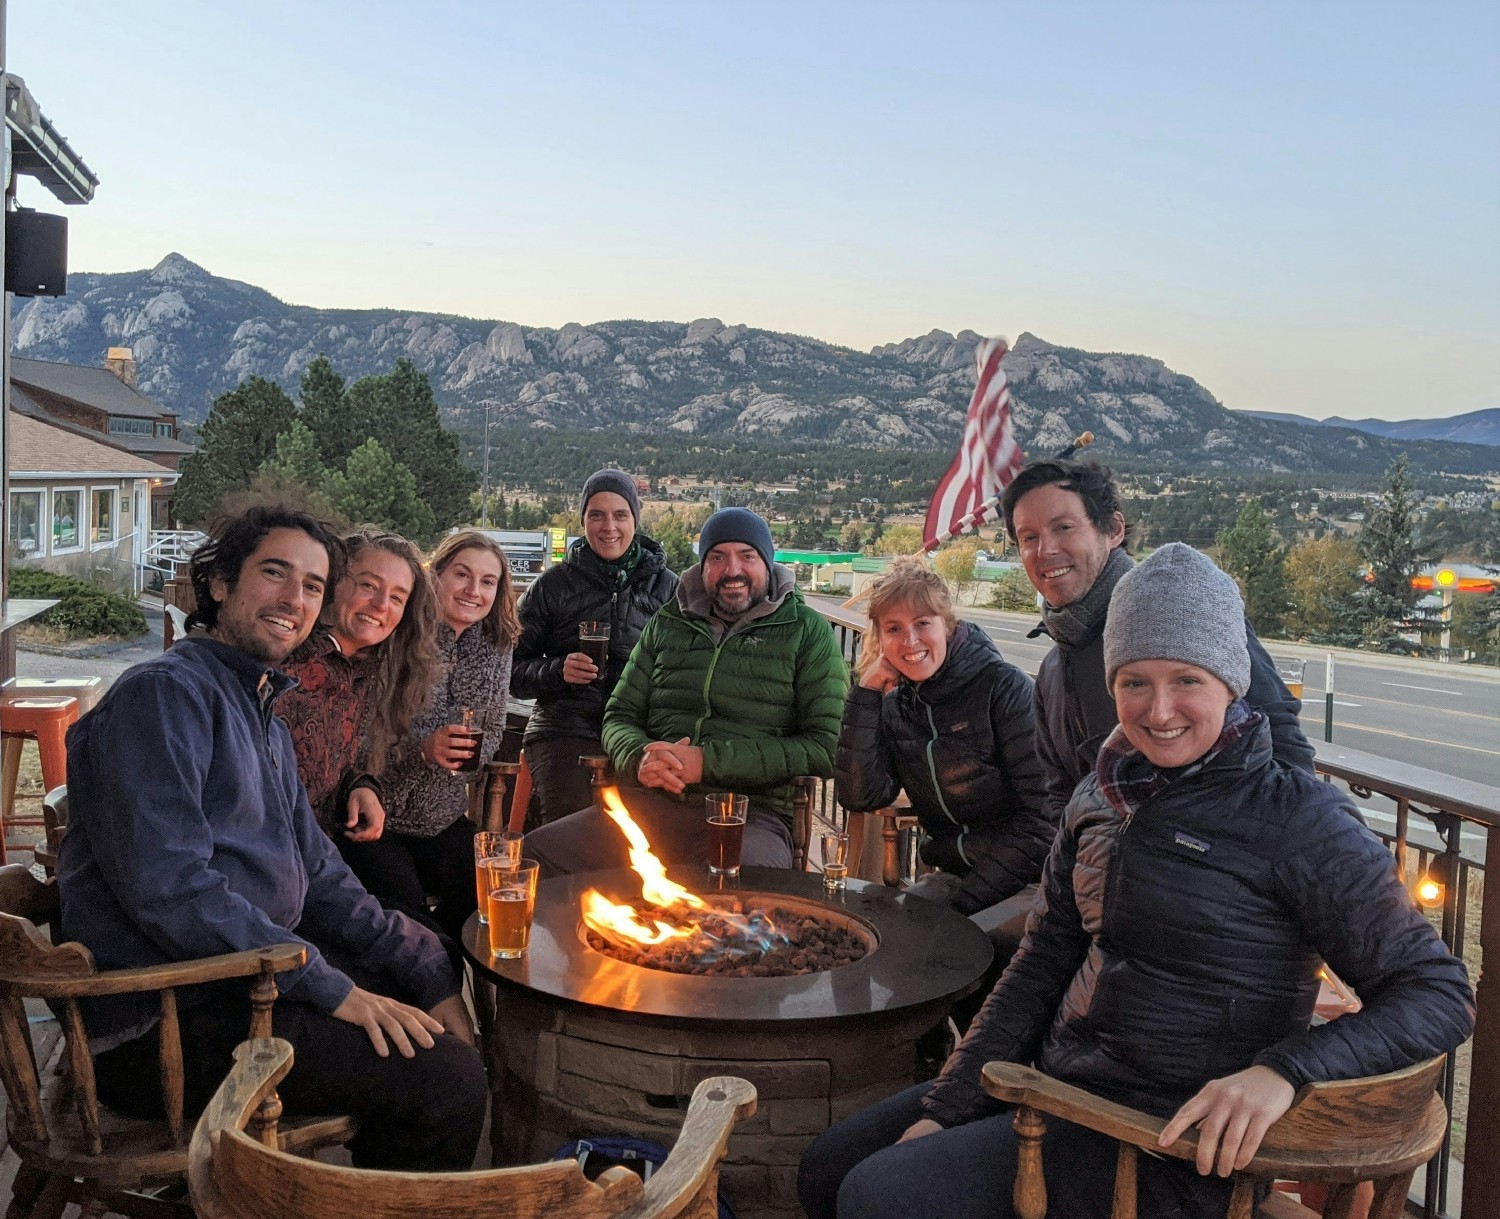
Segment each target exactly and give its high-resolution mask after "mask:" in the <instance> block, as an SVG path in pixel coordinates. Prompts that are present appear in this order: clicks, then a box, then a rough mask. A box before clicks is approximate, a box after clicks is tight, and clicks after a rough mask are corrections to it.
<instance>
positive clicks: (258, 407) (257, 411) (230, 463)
mask: <svg viewBox="0 0 1500 1219" xmlns="http://www.w3.org/2000/svg"><path fill="white" fill-rule="evenodd" d="M296 417H297V408H296V406H295V405H294V404H293V402H292V400H291V399H290V398H288V397H287V396H286V394H285V393H284V392H283V391H282V389H281V386H279V385H277V384H276V383H275V382H274V381H267V380H266V379H265V378H263V377H249V378H247V379H246V380H244V381H243V382H241V383H240V384H239V385H238V386H236V387H235V388H234V389H232V390H230V391H229V392H228V393H226V394H220V395H219V397H217V398H216V399H214V404H213V407H212V408H211V409H210V410H209V412H208V418H207V419H206V420H204V422H203V427H202V428H201V429H199V437H200V442H199V448H198V451H197V452H196V453H189V454H188V455H187V456H186V457H184V458H183V460H182V479H181V481H180V482H179V483H178V484H177V491H176V493H175V494H174V495H173V496H172V515H173V516H175V517H177V518H178V519H180V520H181V521H182V522H183V523H184V524H187V525H193V526H198V527H202V526H204V525H206V524H208V522H209V521H211V520H212V519H213V518H214V517H215V516H216V515H217V514H218V513H219V512H220V511H221V510H222V507H223V504H224V497H225V496H226V495H229V494H231V493H233V492H236V491H243V490H245V489H246V488H247V487H249V485H250V483H251V480H252V479H254V477H255V475H256V473H257V472H258V471H259V470H260V467H261V465H262V464H263V463H264V462H265V461H266V460H267V459H269V458H270V457H271V456H272V454H273V453H274V452H275V448H276V438H277V437H278V436H279V435H280V434H281V433H282V432H285V431H288V430H289V429H290V428H291V426H292V423H293V421H294V420H295V419H296Z"/></svg>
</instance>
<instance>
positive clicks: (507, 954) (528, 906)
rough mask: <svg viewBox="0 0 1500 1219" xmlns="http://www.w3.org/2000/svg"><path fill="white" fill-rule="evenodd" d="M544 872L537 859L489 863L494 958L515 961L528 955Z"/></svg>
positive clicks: (487, 879)
mask: <svg viewBox="0 0 1500 1219" xmlns="http://www.w3.org/2000/svg"><path fill="white" fill-rule="evenodd" d="M540 870H541V865H540V864H539V863H537V861H536V860H534V859H523V860H521V861H520V862H519V863H516V864H511V863H510V862H509V861H503V860H490V861H488V862H486V863H485V865H484V873H485V904H486V905H487V906H488V907H489V910H488V913H489V924H490V955H491V956H493V957H499V958H500V959H501V960H512V959H514V958H515V957H521V956H525V955H526V944H527V942H528V941H529V940H530V939H531V916H532V913H533V912H534V911H535V910H536V885H537V877H538V875H539V873H540Z"/></svg>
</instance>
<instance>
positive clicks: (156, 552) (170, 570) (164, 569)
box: [140, 529, 208, 580]
mask: <svg viewBox="0 0 1500 1219" xmlns="http://www.w3.org/2000/svg"><path fill="white" fill-rule="evenodd" d="M206 541H208V535H207V534H205V533H203V532H201V531H200V530H197V529H153V530H152V531H151V535H150V537H149V539H148V540H147V542H146V549H145V550H143V551H142V552H141V558H140V565H141V567H143V568H145V569H147V570H149V571H157V572H160V573H161V574H162V578H163V579H165V580H172V579H175V578H176V576H177V569H178V568H179V567H184V566H186V565H187V561H188V560H189V559H190V558H192V557H193V551H195V550H197V549H198V547H200V546H202V545H203V543H204V542H206Z"/></svg>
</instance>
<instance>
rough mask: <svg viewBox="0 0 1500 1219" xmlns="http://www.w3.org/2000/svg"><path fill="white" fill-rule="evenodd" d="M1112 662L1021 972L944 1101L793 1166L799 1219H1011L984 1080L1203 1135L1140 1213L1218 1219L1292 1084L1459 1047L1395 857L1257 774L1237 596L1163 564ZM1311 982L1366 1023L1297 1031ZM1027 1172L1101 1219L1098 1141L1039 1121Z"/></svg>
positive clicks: (1003, 1137)
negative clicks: (985, 1072)
mask: <svg viewBox="0 0 1500 1219" xmlns="http://www.w3.org/2000/svg"><path fill="white" fill-rule="evenodd" d="M1104 652H1105V672H1106V677H1107V679H1108V681H1109V685H1110V688H1111V690H1112V691H1113V692H1114V696H1115V702H1116V707H1117V709H1118V712H1119V720H1120V722H1119V727H1117V728H1116V729H1115V730H1114V732H1113V733H1112V734H1111V735H1110V737H1109V738H1108V739H1107V740H1106V741H1105V743H1104V745H1103V747H1102V748H1101V749H1100V751H1099V755H1098V758H1097V760H1096V762H1095V765H1094V770H1093V773H1092V774H1090V775H1089V776H1087V777H1086V778H1085V779H1084V780H1083V782H1082V783H1080V784H1079V787H1078V790H1077V792H1076V793H1075V794H1074V796H1073V799H1072V800H1071V801H1070V802H1069V804H1068V807H1067V811H1066V813H1065V814H1064V819H1063V825H1062V828H1061V830H1060V831H1059V834H1058V837H1057V842H1056V845H1055V846H1054V847H1053V850H1052V853H1051V855H1050V856H1049V857H1048V860H1047V867H1046V871H1045V874H1044V875H1043V878H1042V886H1041V892H1040V895H1039V897H1038V900H1037V903H1036V905H1035V906H1034V908H1033V910H1032V914H1031V917H1030V919H1029V920H1028V922H1027V925H1026V936H1025V939H1024V940H1023V941H1022V943H1021V947H1020V949H1019V950H1018V951H1017V953H1016V955H1015V957H1014V959H1013V960H1012V961H1011V963H1010V967H1009V968H1008V969H1007V970H1006V971H1005V974H1004V975H1003V976H1002V977H1001V979H1000V981H999V982H998V983H997V984H996V986H995V989H994V990H993V992H991V994H990V996H989V998H988V999H987V1000H986V1001H985V1005H984V1007H983V1009H982V1010H981V1011H980V1013H979V1016H978V1018H977V1019H976V1020H975V1022H974V1024H973V1025H972V1026H971V1027H970V1029H969V1032H968V1034H967V1035H966V1036H965V1038H964V1040H963V1042H962V1044H961V1045H960V1046H959V1047H958V1049H957V1050H956V1051H955V1052H954V1054H953V1056H952V1057H951V1058H950V1059H949V1060H948V1063H947V1065H946V1066H945V1067H944V1068H943V1073H942V1075H941V1076H940V1078H939V1079H938V1080H937V1081H936V1082H935V1083H933V1084H931V1085H923V1086H920V1087H918V1088H914V1089H911V1090H909V1091H907V1092H904V1093H901V1094H900V1095H898V1096H895V1097H892V1098H890V1099H889V1100H886V1101H882V1102H880V1103H879V1104H877V1105H875V1106H873V1107H871V1108H870V1109H867V1110H865V1111H864V1112H863V1113H860V1114H856V1115H855V1116H854V1117H852V1118H849V1119H847V1120H846V1121H845V1122H842V1123H840V1124H839V1125H838V1126H835V1127H833V1128H832V1129H831V1130H829V1131H827V1132H825V1133H824V1134H823V1135H821V1136H820V1137H819V1138H818V1140H817V1141H816V1142H815V1143H814V1144H813V1146H812V1147H811V1148H810V1149H809V1150H808V1153H807V1155H806V1156H805V1157H804V1159H803V1162H802V1172H801V1180H800V1186H801V1192H802V1201H803V1206H804V1207H805V1209H806V1211H807V1213H808V1215H810V1216H812V1219H831V1217H832V1216H833V1214H834V1213H835V1207H836V1209H837V1214H838V1216H839V1217H840V1219H874V1217H875V1216H881V1217H883V1216H886V1215H893V1214H924V1215H944V1216H954V1217H955V1219H969V1217H975V1219H977V1217H978V1216H986V1217H990V1219H1009V1216H1011V1215H1012V1213H1013V1212H1012V1210H1011V1206H1010V1189H1011V1183H1012V1181H1013V1179H1014V1174H1015V1166H1016V1135H1015V1131H1014V1128H1013V1127H1012V1124H1011V1118H1010V1115H1009V1114H1001V1112H1000V1110H1001V1106H1000V1105H999V1104H998V1102H996V1101H994V1100H993V1099H991V1098H990V1097H989V1096H988V1095H987V1094H986V1093H985V1092H984V1090H983V1089H982V1087H981V1086H980V1069H981V1067H982V1066H983V1064H984V1063H986V1062H989V1061H992V1060H1004V1061H1010V1062H1025V1063H1035V1064H1036V1066H1037V1067H1039V1068H1040V1069H1041V1070H1043V1071H1045V1072H1046V1073H1047V1074H1049V1075H1052V1076H1054V1077H1056V1078H1058V1079H1061V1080H1064V1081H1066V1082H1068V1083H1072V1084H1075V1085H1077V1086H1079V1087H1082V1088H1085V1089H1087V1090H1088V1091H1090V1092H1093V1093H1096V1094H1098V1095H1101V1096H1104V1097H1106V1098H1108V1099H1110V1100H1114V1101H1118V1102H1121V1103H1123V1104H1127V1105H1131V1106H1134V1107H1136V1108H1139V1109H1143V1110H1145V1111H1146V1112H1147V1113H1152V1114H1155V1115H1157V1116H1159V1117H1162V1118H1165V1119H1168V1121H1167V1126H1166V1128H1165V1129H1164V1130H1163V1132H1162V1144H1163V1146H1166V1145H1169V1144H1170V1143H1171V1142H1172V1141H1173V1140H1175V1139H1176V1138H1177V1137H1178V1136H1179V1135H1180V1134H1182V1133H1183V1132H1184V1131H1186V1130H1187V1129H1188V1128H1189V1127H1191V1126H1198V1127H1199V1150H1198V1161H1197V1164H1196V1166H1195V1165H1194V1164H1192V1163H1187V1162H1183V1161H1178V1160H1160V1159H1156V1158H1154V1157H1150V1158H1142V1159H1141V1161H1140V1165H1139V1173H1140V1176H1139V1182H1138V1183H1139V1186H1140V1191H1141V1195H1140V1213H1141V1214H1149V1215H1153V1216H1158V1217H1161V1219H1208V1217H1209V1216H1214V1217H1215V1219H1217V1216H1221V1215H1223V1214H1224V1213H1225V1209H1226V1206H1227V1203H1228V1199H1229V1183H1228V1181H1227V1180H1225V1179H1224V1178H1225V1177H1227V1175H1228V1174H1229V1172H1230V1171H1231V1169H1233V1168H1241V1167H1243V1166H1244V1165H1246V1164H1247V1163H1249V1161H1250V1160H1251V1159H1252V1158H1253V1157H1254V1154H1255V1151H1256V1149H1257V1147H1259V1145H1260V1140H1261V1137H1262V1135H1263V1134H1264V1133H1265V1131H1266V1129H1267V1128H1268V1127H1269V1126H1270V1124H1271V1123H1273V1122H1274V1121H1275V1120H1276V1119H1277V1118H1278V1117H1280V1116H1281V1115H1282V1114H1283V1113H1285V1112H1286V1110H1287V1108H1288V1107H1289V1106H1290V1105H1291V1103H1292V1099H1293V1097H1294V1096H1295V1094H1296V1091H1297V1089H1298V1088H1299V1087H1300V1086H1301V1085H1303V1084H1305V1083H1312V1082H1316V1081H1321V1080H1334V1079H1349V1078H1355V1077H1358V1076H1361V1075H1375V1074H1381V1073H1384V1072H1387V1071H1394V1070H1399V1069H1401V1068H1403V1067H1407V1066H1411V1065H1413V1064H1414V1063H1417V1062H1420V1061H1423V1060H1424V1059H1427V1058H1430V1057H1433V1056H1434V1055H1437V1054H1444V1053H1449V1052H1451V1051H1453V1050H1454V1049H1455V1048H1456V1047H1457V1046H1458V1045H1460V1044H1461V1043H1462V1042H1463V1041H1464V1040H1465V1039H1466V1038H1467V1037H1468V1036H1469V1035H1470V1033H1471V1032H1472V1031H1473V1022H1474V1008H1473V992H1472V990H1471V989H1470V987H1469V983H1468V978H1467V975H1466V973H1465V971H1464V967H1463V964H1462V963H1461V962H1460V961H1458V960H1456V959H1455V958H1454V957H1453V956H1452V955H1451V954H1450V953H1449V952H1448V950H1447V949H1446V948H1445V947H1444V946H1443V944H1442V942H1441V941H1440V940H1439V939H1438V937H1437V933H1436V932H1435V931H1434V930H1433V928H1432V926H1431V925H1430V924H1429V923H1428V922H1427V920H1426V919H1425V918H1424V917H1423V915H1422V913H1421V911H1419V910H1418V909H1417V908H1416V906H1415V905H1414V904H1413V902H1412V900H1411V898H1410V897H1409V896H1408V895H1407V893H1406V890H1405V889H1404V887H1403V886H1402V883H1401V878H1400V877H1399V876H1398V875H1397V872H1396V869H1395V866H1394V864H1393V861H1392V859H1391V856H1390V853H1389V852H1388V851H1387V850H1386V848H1385V847H1384V846H1383V845H1382V844H1381V842H1380V840H1379V839H1377V838H1376V837H1375V836H1374V835H1373V834H1371V833H1370V832H1369V831H1368V830H1367V829H1366V828H1365V827H1364V826H1363V825H1362V824H1361V823H1360V821H1359V817H1358V812H1357V810H1356V809H1355V807H1354V805H1353V804H1352V803H1351V802H1350V801H1349V799H1348V797H1347V796H1345V795H1344V794H1343V793H1342V792H1340V791H1339V790H1338V789H1336V788H1334V787H1332V786H1331V785H1329V784H1325V783H1320V782H1318V781H1317V779H1315V778H1314V777H1313V776H1312V775H1309V774H1307V773H1306V772H1305V771H1301V770H1296V769H1293V768H1292V767H1289V766H1286V765H1284V764H1282V763H1279V762H1277V761H1276V760H1275V759H1274V757H1273V756H1272V744H1271V733H1270V729H1269V726H1268V724H1267V721H1266V718H1265V716H1264V714H1263V713H1261V712H1260V711H1257V710H1254V709H1253V708H1251V707H1250V706H1249V704H1247V703H1246V702H1245V700H1244V694H1245V691H1246V690H1247V689H1248V687H1249V684H1250V673H1251V664H1250V655H1249V651H1248V650H1247V646H1246V636H1245V628H1244V612H1243V606H1242V604H1241V601H1240V597H1239V591H1238V589H1237V588H1236V587H1235V584H1234V582H1233V581H1232V580H1231V579H1230V578H1229V577H1228V576H1226V575H1224V573H1222V572H1220V571H1218V569H1217V568H1215V567H1214V566H1213V564H1212V563H1211V562H1210V561H1209V560H1208V559H1207V558H1206V557H1204V556H1203V555H1201V554H1199V553H1198V552H1197V551H1194V550H1192V549H1191V548H1190V547H1187V546H1183V545H1181V544H1180V543H1173V544H1171V545H1168V546H1164V547H1162V548H1161V549H1160V550H1158V551H1157V552H1156V553H1155V554H1153V555H1152V556H1151V557H1150V558H1149V559H1147V560H1146V561H1145V562H1144V563H1142V564H1141V565H1140V566H1139V567H1137V568H1135V569H1134V570H1133V571H1132V572H1130V573H1129V574H1128V575H1126V576H1125V577H1124V578H1123V579H1122V580H1121V581H1120V583H1119V585H1118V587H1117V588H1116V590H1115V593H1114V597H1113V600H1112V602H1111V604H1110V609H1109V618H1108V624H1107V626H1106V627H1105V634H1104ZM1325 961H1326V962H1327V964H1328V965H1329V966H1330V967H1331V968H1332V969H1333V970H1334V971H1335V972H1336V973H1337V974H1338V975H1339V976H1340V977H1342V978H1343V979H1344V981H1346V982H1348V983H1349V984H1350V985H1351V986H1352V987H1353V988H1354V990H1355V991H1356V993H1357V994H1358V995H1359V997H1360V999H1361V1000H1362V1001H1363V1007H1362V1009H1361V1010H1360V1011H1358V1012H1354V1013H1351V1014H1347V1015H1344V1016H1342V1017H1340V1018H1339V1019H1338V1020H1336V1021H1333V1022H1331V1023H1328V1024H1323V1025H1320V1026H1318V1027H1316V1028H1310V1027H1309V1018H1310V1017H1311V1015H1312V1010H1313V1003H1314V1001H1315V999H1316V997H1317V993H1318V970H1319V968H1320V966H1321V964H1322V963H1323V962H1325ZM898 1140H901V1141H899V1142H898ZM1043 1161H1044V1166H1045V1172H1046V1179H1047V1192H1048V1195H1049V1198H1048V1201H1049V1204H1050V1206H1051V1208H1052V1210H1053V1212H1054V1213H1057V1214H1065V1215H1068V1216H1070V1217H1072V1219H1095V1217H1098V1219H1103V1216H1106V1215H1108V1214H1109V1213H1110V1201H1111V1195H1112V1188H1113V1177H1114V1154H1113V1145H1112V1141H1111V1140H1109V1139H1107V1138H1106V1137H1104V1136H1102V1135H1097V1134H1094V1133H1092V1132H1091V1131H1087V1130H1084V1129H1083V1128H1081V1127H1079V1126H1075V1125H1072V1124H1071V1123H1068V1122H1063V1121H1055V1120H1049V1122H1048V1129H1047V1134H1046V1150H1045V1154H1044V1157H1043ZM1195 1167H1196V1169H1197V1171H1196V1172H1195V1171H1194V1168H1195ZM1212 1173H1216V1174H1218V1175H1210V1174H1212Z"/></svg>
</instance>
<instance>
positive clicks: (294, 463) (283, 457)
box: [260, 419, 328, 491]
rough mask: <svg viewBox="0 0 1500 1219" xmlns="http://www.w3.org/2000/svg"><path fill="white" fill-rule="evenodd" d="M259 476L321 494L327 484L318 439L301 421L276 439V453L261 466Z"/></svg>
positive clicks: (325, 469)
mask: <svg viewBox="0 0 1500 1219" xmlns="http://www.w3.org/2000/svg"><path fill="white" fill-rule="evenodd" d="M260 469H261V473H262V474H267V475H270V476H271V477H273V478H280V479H285V480H286V481H288V482H294V483H301V484H302V486H304V487H306V488H307V489H308V490H310V491H321V490H322V489H323V486H324V484H325V483H326V482H327V481H328V467H327V466H325V465H324V464H323V457H322V454H321V453H320V452H319V449H318V441H317V438H316V437H315V436H314V435H313V433H312V430H311V429H310V428H309V427H308V426H307V424H306V423H305V422H304V421H303V420H302V419H296V420H293V422H292V426H291V427H290V428H288V429H287V430H286V431H284V432H282V433H281V435H280V436H278V437H276V451H275V452H274V453H272V454H271V456H270V458H268V459H267V460H266V461H265V462H263V463H262V465H261V467H260Z"/></svg>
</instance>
